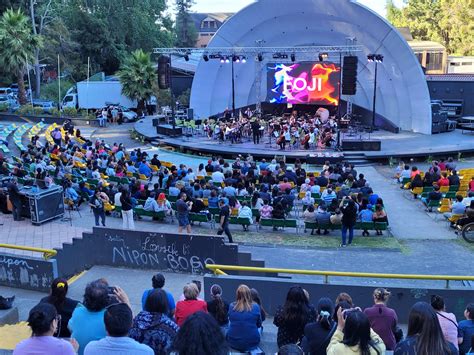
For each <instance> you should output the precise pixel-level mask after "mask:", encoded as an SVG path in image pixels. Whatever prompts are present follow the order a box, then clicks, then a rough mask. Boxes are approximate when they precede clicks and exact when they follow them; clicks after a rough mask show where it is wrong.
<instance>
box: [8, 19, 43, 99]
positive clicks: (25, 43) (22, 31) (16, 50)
mask: <svg viewBox="0 0 474 355" xmlns="http://www.w3.org/2000/svg"><path fill="white" fill-rule="evenodd" d="M41 43H42V41H41V38H40V37H39V36H35V35H33V33H32V30H31V23H30V21H29V20H28V17H26V16H25V15H24V14H23V12H21V10H7V11H5V12H4V13H3V15H2V17H1V18H0V66H1V67H3V69H4V70H5V71H10V72H12V73H15V75H16V77H17V82H18V86H19V93H18V97H19V101H20V103H22V104H24V103H26V95H25V86H24V82H23V74H24V73H25V60H26V58H32V57H33V53H34V51H35V49H36V48H38V47H39V46H41Z"/></svg>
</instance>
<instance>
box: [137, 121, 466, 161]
mask: <svg viewBox="0 0 474 355" xmlns="http://www.w3.org/2000/svg"><path fill="white" fill-rule="evenodd" d="M135 130H136V131H137V132H138V133H139V134H141V135H143V136H144V137H146V138H147V139H149V140H159V141H160V142H161V143H162V144H165V145H168V146H171V147H174V148H177V149H179V150H188V151H192V152H196V153H197V152H199V153H203V154H207V155H213V154H214V155H223V156H234V157H235V156H237V155H238V154H242V155H246V154H252V155H253V156H255V157H258V158H273V157H274V156H275V155H285V156H286V157H287V158H290V159H296V158H303V159H304V158H306V156H307V155H308V154H315V153H328V154H331V153H332V152H334V150H332V149H322V150H320V149H311V150H304V149H288V147H287V148H286V150H284V151H283V150H280V149H279V146H278V145H277V144H276V142H275V140H274V139H272V144H271V145H270V144H269V139H268V137H265V138H264V139H263V140H261V141H260V144H258V145H255V144H253V142H252V141H248V142H243V143H237V144H231V143H227V142H225V143H221V142H219V141H217V140H210V139H208V138H207V137H203V136H202V135H200V136H199V135H194V136H192V137H185V136H182V137H179V138H171V137H165V136H158V134H157V133H156V128H155V127H153V126H152V121H151V118H147V119H144V120H140V121H138V122H136V123H135ZM343 139H354V140H360V139H366V140H367V139H372V140H380V141H381V142H382V150H381V151H365V152H363V151H354V152H346V153H345V155H347V156H355V155H359V156H364V157H365V158H366V159H369V160H377V159H387V158H389V157H423V156H429V155H442V156H453V157H457V154H458V153H474V132H464V134H463V133H462V132H461V130H455V131H453V132H447V133H440V134H434V135H424V134H419V133H413V132H406V131H402V132H401V133H398V134H394V133H391V132H387V131H375V132H373V133H372V134H370V135H369V134H367V133H366V134H365V135H363V136H360V135H357V136H354V137H349V136H346V135H344V136H343Z"/></svg>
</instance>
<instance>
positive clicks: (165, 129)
mask: <svg viewBox="0 0 474 355" xmlns="http://www.w3.org/2000/svg"><path fill="white" fill-rule="evenodd" d="M156 133H158V134H163V135H165V136H170V137H179V136H182V135H183V129H182V128H181V127H174V128H173V126H172V125H170V124H161V125H158V126H157V127H156Z"/></svg>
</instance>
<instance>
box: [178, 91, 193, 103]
mask: <svg viewBox="0 0 474 355" xmlns="http://www.w3.org/2000/svg"><path fill="white" fill-rule="evenodd" d="M190 98H191V89H190V88H188V89H186V90H185V91H183V92H182V94H181V95H179V96H178V101H179V103H180V104H181V105H183V106H186V107H189V101H190Z"/></svg>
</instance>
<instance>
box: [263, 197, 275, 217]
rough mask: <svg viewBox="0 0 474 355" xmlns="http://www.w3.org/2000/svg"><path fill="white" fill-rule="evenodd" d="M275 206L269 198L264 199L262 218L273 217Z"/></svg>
mask: <svg viewBox="0 0 474 355" xmlns="http://www.w3.org/2000/svg"><path fill="white" fill-rule="evenodd" d="M272 212H273V207H272V206H270V205H269V204H268V200H264V201H263V206H262V208H260V218H262V219H270V218H272Z"/></svg>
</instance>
